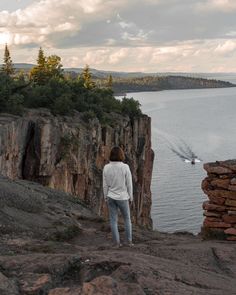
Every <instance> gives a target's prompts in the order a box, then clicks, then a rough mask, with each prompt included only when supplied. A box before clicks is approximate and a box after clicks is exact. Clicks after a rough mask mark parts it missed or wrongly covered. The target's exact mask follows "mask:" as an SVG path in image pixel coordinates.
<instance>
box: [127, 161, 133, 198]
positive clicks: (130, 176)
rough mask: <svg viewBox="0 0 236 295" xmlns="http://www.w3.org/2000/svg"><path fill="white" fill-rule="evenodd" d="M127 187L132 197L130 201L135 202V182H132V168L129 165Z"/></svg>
mask: <svg viewBox="0 0 236 295" xmlns="http://www.w3.org/2000/svg"><path fill="white" fill-rule="evenodd" d="M126 186H127V192H128V194H129V196H130V201H131V202H133V182H132V174H131V172H130V168H129V166H128V165H127V172H126Z"/></svg>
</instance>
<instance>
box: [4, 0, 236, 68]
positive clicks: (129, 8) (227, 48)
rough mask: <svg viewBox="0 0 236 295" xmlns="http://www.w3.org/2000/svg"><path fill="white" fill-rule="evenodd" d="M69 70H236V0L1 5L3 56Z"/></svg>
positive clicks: (48, 0) (20, 1)
mask: <svg viewBox="0 0 236 295" xmlns="http://www.w3.org/2000/svg"><path fill="white" fill-rule="evenodd" d="M5 43H7V44H8V45H9V48H10V52H11V57H12V59H13V62H27V63H35V60H36V58H37V54H38V49H39V47H40V46H42V48H43V49H44V51H45V54H46V55H50V54H57V55H59V56H60V57H61V58H62V63H63V65H64V67H84V65H85V64H89V65H90V67H92V68H97V69H103V70H118V71H144V72H167V71H168V72H169V71H172V72H236V0H0V54H2V56H3V52H4V46H5Z"/></svg>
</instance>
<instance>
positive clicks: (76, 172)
mask: <svg viewBox="0 0 236 295" xmlns="http://www.w3.org/2000/svg"><path fill="white" fill-rule="evenodd" d="M112 126H113V127H111V126H108V125H107V126H102V125H101V124H100V122H99V121H98V120H96V119H95V120H92V121H90V122H89V123H85V122H84V121H83V120H82V119H81V115H80V114H79V113H75V114H74V115H73V116H71V117H62V116H54V115H52V114H51V113H50V112H49V111H48V110H45V109H38V110H28V111H27V113H26V114H25V116H24V117H23V118H22V117H17V116H10V115H9V116H8V115H1V116H0V151H1V153H0V173H1V174H2V175H4V176H8V177H10V178H11V179H17V178H18V179H26V180H31V181H35V182H38V183H41V184H43V185H46V186H49V187H51V188H55V189H59V190H62V191H64V192H67V193H71V194H73V195H75V196H77V197H78V198H80V199H81V200H83V201H85V202H86V203H87V204H88V205H89V207H90V208H92V209H93V211H94V212H96V213H98V214H100V215H102V216H107V209H106V206H105V204H104V201H103V193H102V169H103V167H104V165H105V164H106V163H107V162H108V157H109V152H110V149H111V147H112V146H114V145H122V146H123V147H124V150H125V154H126V162H127V163H128V164H129V166H130V168H131V171H132V175H133V183H134V202H135V206H134V207H133V210H132V218H133V221H134V222H135V223H137V224H140V225H144V226H147V227H151V226H152V220H151V217H150V211H151V191H150V185H151V176H152V166H153V157H154V154H153V151H152V149H151V120H150V118H149V117H148V116H146V115H143V116H141V117H139V118H136V119H133V120H130V119H129V118H128V117H124V116H121V115H118V114H114V116H113V122H112Z"/></svg>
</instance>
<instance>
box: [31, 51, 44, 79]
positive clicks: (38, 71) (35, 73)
mask: <svg viewBox="0 0 236 295" xmlns="http://www.w3.org/2000/svg"><path fill="white" fill-rule="evenodd" d="M46 72H47V69H46V57H45V55H44V52H43V49H42V48H41V47H40V48H39V52H38V58H37V66H35V67H33V68H32V69H31V71H30V80H32V81H34V82H35V83H37V84H39V85H44V84H45V83H46V81H47V73H46Z"/></svg>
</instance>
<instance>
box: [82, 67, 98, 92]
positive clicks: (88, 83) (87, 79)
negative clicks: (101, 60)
mask: <svg viewBox="0 0 236 295" xmlns="http://www.w3.org/2000/svg"><path fill="white" fill-rule="evenodd" d="M82 78H83V80H84V87H85V88H87V89H92V88H94V87H95V84H94V82H93V81H92V74H91V72H90V68H89V66H88V65H86V66H85V68H84V69H83V72H82Z"/></svg>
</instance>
